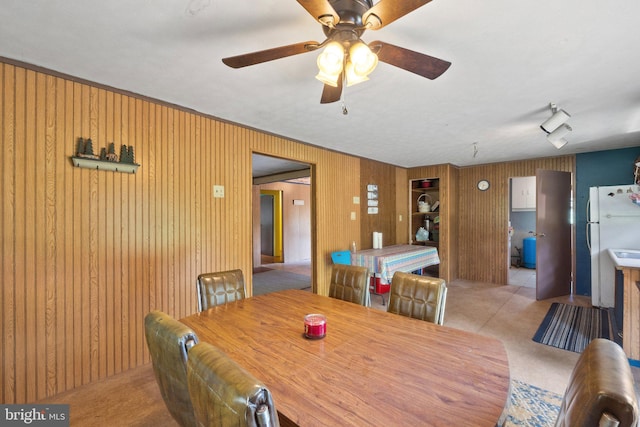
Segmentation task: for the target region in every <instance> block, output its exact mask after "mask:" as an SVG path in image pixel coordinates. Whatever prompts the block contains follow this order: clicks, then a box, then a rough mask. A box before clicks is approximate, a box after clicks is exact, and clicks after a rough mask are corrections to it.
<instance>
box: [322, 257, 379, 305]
mask: <svg viewBox="0 0 640 427" xmlns="http://www.w3.org/2000/svg"><path fill="white" fill-rule="evenodd" d="M329 296H330V297H332V298H338V299H341V300H344V301H349V302H353V303H356V304H360V305H364V306H365V307H370V306H371V296H370V294H369V269H368V268H367V267H361V266H358V265H348V264H333V266H332V269H331V283H330V284H329Z"/></svg>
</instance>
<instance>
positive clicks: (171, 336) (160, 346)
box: [144, 311, 198, 426]
mask: <svg viewBox="0 0 640 427" xmlns="http://www.w3.org/2000/svg"><path fill="white" fill-rule="evenodd" d="M144 331H145V337H146V339H147V347H148V348H149V354H150V355H151V362H152V365H153V373H154V375H155V377H156V382H157V383H158V386H159V387H160V394H161V395H162V399H163V400H164V403H165V405H166V406H167V409H169V412H170V413H171V416H172V417H173V418H174V419H175V420H176V421H177V422H178V424H180V425H181V426H195V425H196V420H195V415H194V412H193V406H192V404H191V398H190V397H189V388H188V386H187V359H188V351H189V349H190V348H191V347H193V346H194V345H196V344H197V343H198V337H197V336H196V334H195V333H194V332H193V331H192V330H191V329H190V328H189V327H188V326H186V325H185V324H183V323H181V322H179V321H178V320H176V319H174V318H173V317H171V316H169V315H168V314H166V313H163V312H161V311H152V312H150V313H148V314H147V315H146V316H145V319H144Z"/></svg>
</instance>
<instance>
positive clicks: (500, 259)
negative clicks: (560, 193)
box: [457, 156, 575, 284]
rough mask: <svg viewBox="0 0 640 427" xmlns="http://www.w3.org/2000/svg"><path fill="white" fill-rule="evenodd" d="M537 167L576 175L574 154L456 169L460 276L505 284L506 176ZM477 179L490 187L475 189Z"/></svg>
mask: <svg viewBox="0 0 640 427" xmlns="http://www.w3.org/2000/svg"><path fill="white" fill-rule="evenodd" d="M537 169H547V170H559V171H565V172H572V173H573V174H574V176H575V156H563V157H553V158H543V159H532V160H523V161H517V162H507V163H495V164H487V165H480V166H472V167H464V168H461V169H460V170H459V182H458V186H457V198H458V206H459V208H458V213H457V216H458V233H459V235H458V256H457V259H458V274H459V277H460V278H461V279H467V280H476V281H482V282H489V283H496V284H507V281H508V262H507V260H508V259H509V258H508V255H509V254H508V235H507V233H508V224H509V178H512V177H516V176H532V175H535V174H536V170H537ZM480 179H487V180H489V182H490V183H491V186H490V188H489V190H487V191H479V190H478V189H477V188H476V184H477V182H478V181H479V180H480ZM574 179H575V178H574ZM574 187H575V186H574Z"/></svg>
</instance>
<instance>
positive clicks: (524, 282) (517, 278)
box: [508, 267, 536, 288]
mask: <svg viewBox="0 0 640 427" xmlns="http://www.w3.org/2000/svg"><path fill="white" fill-rule="evenodd" d="M508 284H509V285H516V286H524V287H526V288H535V287H536V270H535V268H523V267H509V283H508Z"/></svg>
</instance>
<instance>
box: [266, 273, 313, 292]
mask: <svg viewBox="0 0 640 427" xmlns="http://www.w3.org/2000/svg"><path fill="white" fill-rule="evenodd" d="M310 287H311V277H310V276H305V275H303V274H297V273H291V272H289V271H282V270H269V271H265V272H262V273H258V274H254V275H253V294H254V295H263V294H268V293H270V292H276V291H282V290H284V289H306V288H310Z"/></svg>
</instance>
